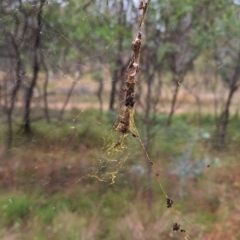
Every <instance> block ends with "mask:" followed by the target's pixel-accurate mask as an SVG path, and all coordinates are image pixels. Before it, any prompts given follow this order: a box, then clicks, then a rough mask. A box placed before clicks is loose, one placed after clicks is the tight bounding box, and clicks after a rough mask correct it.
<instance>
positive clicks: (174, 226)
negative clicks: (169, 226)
mask: <svg viewBox="0 0 240 240" xmlns="http://www.w3.org/2000/svg"><path fill="white" fill-rule="evenodd" d="M179 229H180V224H178V223H173V231H178V230H179Z"/></svg>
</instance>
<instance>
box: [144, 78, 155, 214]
mask: <svg viewBox="0 0 240 240" xmlns="http://www.w3.org/2000/svg"><path fill="white" fill-rule="evenodd" d="M153 76H154V75H153V74H151V75H150V76H148V77H147V79H148V82H147V87H148V88H147V96H146V114H145V123H146V135H147V141H146V144H145V150H146V152H149V150H150V140H151V136H150V129H151V119H150V110H151V104H152V102H151V96H152V83H153ZM146 165H147V185H148V198H147V206H148V209H149V210H151V209H152V197H153V196H152V195H153V194H152V192H153V190H152V165H151V163H150V162H149V159H147V158H146Z"/></svg>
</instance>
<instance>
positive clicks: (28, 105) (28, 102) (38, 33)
mask: <svg viewBox="0 0 240 240" xmlns="http://www.w3.org/2000/svg"><path fill="white" fill-rule="evenodd" d="M44 3H45V0H41V1H40V6H39V11H38V13H37V28H36V38H35V42H34V46H33V58H34V59H33V77H32V81H31V84H30V87H29V88H28V90H27V92H26V100H25V113H24V122H23V128H24V132H25V133H26V134H29V133H30V132H31V120H30V113H31V101H32V96H33V91H34V88H35V86H36V83H37V79H38V73H39V68H40V67H39V59H38V51H39V49H40V40H41V29H42V9H43V5H44Z"/></svg>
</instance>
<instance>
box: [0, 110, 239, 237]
mask: <svg viewBox="0 0 240 240" xmlns="http://www.w3.org/2000/svg"><path fill="white" fill-rule="evenodd" d="M77 113H78V114H77ZM77 115H79V112H76V111H75V110H73V111H69V112H67V113H66V119H65V121H63V122H59V121H57V120H53V121H52V123H51V124H47V123H46V122H45V121H44V120H41V121H39V122H34V123H33V134H32V136H31V137H30V138H25V137H24V136H23V135H22V133H21V132H17V128H16V129H15V133H16V132H17V133H16V135H15V140H14V146H15V148H14V149H15V150H14V151H13V154H12V156H8V159H6V160H7V161H5V164H6V163H8V165H6V166H5V165H3V166H2V167H3V169H5V167H7V166H8V167H9V168H11V171H10V178H11V177H13V176H16V178H17V180H16V181H17V190H16V188H14V187H12V188H11V187H9V188H7V187H6V186H5V185H3V186H5V188H6V189H5V190H2V192H1V195H0V209H1V212H2V216H1V220H0V224H1V225H0V227H1V229H2V231H10V232H11V231H15V232H16V233H20V232H21V237H22V238H21V239H46V240H47V239H49V240H50V239H51V240H52V239H69V240H74V239H91V238H92V239H106V240H108V239H109V240H110V239H111V240H114V239H121V238H122V239H134V238H135V237H134V236H135V235H134V234H135V233H134V231H135V230H134V229H132V226H131V222H132V223H133V224H134V226H138V227H139V228H141V226H143V228H144V229H145V232H146V233H147V232H148V234H150V235H149V236H148V237H149V239H153V240H155V239H159V238H160V236H161V237H162V238H161V239H163V240H165V239H169V232H171V224H172V223H171V220H173V221H175V219H177V221H179V222H181V226H182V227H183V228H186V230H187V231H188V232H190V234H191V233H193V232H194V231H195V230H194V228H193V227H192V225H191V224H188V222H186V221H184V218H183V217H182V218H181V217H179V215H178V214H175V213H174V212H171V211H169V209H167V208H166V202H165V197H164V195H163V193H162V191H161V188H160V187H159V185H158V183H157V181H156V179H155V177H154V175H153V176H152V187H153V202H152V211H151V212H149V211H148V209H147V206H146V202H147V197H148V195H147V189H148V185H147V179H146V175H145V174H140V173H136V172H134V171H133V169H134V168H133V167H136V166H137V167H139V166H140V168H143V169H144V168H145V156H144V153H143V150H142V148H141V146H140V144H139V143H138V142H137V141H136V139H135V138H133V137H131V136H129V137H128V138H127V139H126V142H125V145H126V146H127V147H126V149H125V150H124V151H123V152H119V153H118V154H115V155H108V154H107V152H106V150H107V147H108V144H109V142H111V141H112V142H114V141H116V139H118V133H116V132H114V131H112V130H113V124H114V122H115V120H116V114H114V113H113V112H108V113H103V115H101V116H100V115H99V112H98V111H94V110H89V111H84V112H82V113H81V114H80V115H79V116H78V118H77V119H76V116H77ZM73 119H74V121H73ZM136 120H137V126H138V129H139V132H140V133H141V137H142V140H143V142H144V141H145V140H146V138H145V127H144V125H143V122H142V121H141V120H140V118H139V116H136ZM165 120H166V115H164V114H159V115H158V116H157V117H156V120H155V122H154V123H153V126H152V129H153V133H154V134H153V135H152V138H151V141H150V143H151V146H150V148H149V149H150V152H149V155H150V156H151V159H152V160H153V162H154V166H155V167H156V169H157V170H158V171H159V173H160V176H159V180H160V182H161V183H162V185H163V187H164V189H165V191H166V192H167V194H168V195H169V196H170V197H171V198H172V199H173V200H174V206H175V207H176V208H177V209H178V210H179V211H180V212H181V213H182V214H183V216H184V217H186V218H189V219H190V220H191V222H193V226H196V227H198V228H200V229H204V231H207V232H211V231H212V229H213V228H214V226H215V224H216V223H218V224H224V223H223V221H221V222H219V221H218V220H219V219H220V218H219V213H220V214H221V215H222V216H224V219H226V221H231V219H230V218H231V216H232V215H233V213H234V211H236V206H235V202H234V199H236V198H238V197H239V196H238V193H237V192H236V187H234V186H233V184H232V183H231V179H232V178H231V176H230V175H229V172H231V173H233V174H234V176H235V175H236V176H235V178H234V179H235V180H234V181H236V182H237V181H238V177H237V176H238V172H237V169H238V159H239V153H238V143H239V140H240V134H239V131H238V129H239V128H240V123H239V122H240V121H239V117H238V116H237V115H236V116H232V117H231V119H230V125H229V129H228V133H229V134H228V139H229V143H230V144H229V147H228V148H226V149H225V150H224V151H222V152H221V153H217V152H216V151H214V150H213V149H212V147H211V144H212V136H213V133H214V131H215V127H214V118H213V116H211V115H203V116H202V118H201V123H202V125H201V127H199V122H198V120H197V119H196V116H194V115H193V116H188V115H186V114H185V115H176V116H175V117H174V120H173V124H172V126H170V127H166V126H165V125H164V124H165ZM201 129H204V130H205V131H206V132H208V133H209V134H210V136H211V137H210V139H204V140H199V141H197V143H196V145H195V146H194V148H193V153H192V156H191V158H190V160H191V161H195V160H196V159H198V158H201V157H202V156H209V158H211V159H215V158H219V159H220V161H221V165H220V166H216V165H214V163H213V164H211V167H210V168H206V169H204V170H203V172H202V173H201V174H200V175H197V176H195V177H194V179H187V180H186V181H185V183H184V184H185V185H184V188H185V190H186V193H187V195H186V196H184V197H180V196H179V195H178V192H179V188H181V187H182V186H181V184H182V182H181V181H180V179H179V178H178V177H177V176H176V175H174V174H173V173H172V170H174V168H173V166H174V164H176V166H177V164H179V162H177V161H176V159H178V158H179V157H181V156H183V155H184V154H185V152H186V150H187V149H188V147H189V146H190V144H191V142H192V141H193V139H195V137H196V136H197V135H198V134H199V133H200V130H201ZM1 134H2V135H1V136H0V137H1V139H2V140H3V139H4V137H5V135H4V134H3V133H1ZM107 140H108V141H107ZM128 153H129V155H128ZM126 156H128V158H127V161H126V162H125V163H124V165H123V167H122V168H121V169H117V170H118V171H117V172H116V179H115V184H111V178H110V174H109V173H110V172H114V171H115V170H116V169H115V168H114V166H116V165H114V164H115V163H116V164H117V163H118V162H119V161H120V160H121V159H124V158H125V157H126ZM101 158H102V159H107V160H115V162H111V164H109V165H107V166H105V167H103V168H99V169H98V171H97V174H99V175H96V176H100V175H101V174H103V175H104V174H105V175H104V176H108V178H105V180H107V181H106V182H101V181H98V180H97V178H90V177H89V176H87V175H86V173H87V171H88V170H91V169H92V168H93V167H96V166H101V164H100V163H99V159H101ZM15 163H18V165H17V167H13V166H15V165H14V164H15ZM69 166H70V167H69ZM233 169H234V171H233ZM1 171H2V170H1ZM51 171H55V172H54V174H55V175H54V174H52V175H51ZM96 176H95V177H96ZM227 176H228V178H227V179H228V181H225V182H224V184H223V183H222V181H223V179H226V177H227ZM4 178H5V177H4ZM4 178H1V181H5V180H4ZM8 178H9V177H8ZM2 184H3V183H2ZM9 191H10V192H9ZM228 191H229V192H232V193H233V194H232V195H231V194H230V195H229V192H228ZM227 196H230V197H231V196H232V199H230V200H229V199H228V197H227ZM16 226H20V227H18V228H16ZM22 226H24V230H23V227H22ZM20 229H22V230H20ZM153 229H154V230H153ZM90 233H91V234H93V236H90V235H89V234H90ZM194 234H195V235H194V236H193V239H198V236H200V235H201V233H199V235H198V233H195V232H194ZM0 235H1V233H0ZM144 236H145V235H144ZM0 237H1V236H0ZM145 237H147V236H145ZM199 239H200V238H199Z"/></svg>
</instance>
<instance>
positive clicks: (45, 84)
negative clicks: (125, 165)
mask: <svg viewBox="0 0 240 240" xmlns="http://www.w3.org/2000/svg"><path fill="white" fill-rule="evenodd" d="M41 56H42V66H43V70H44V71H45V81H44V85H43V101H44V115H45V118H46V121H47V123H50V121H51V120H50V116H49V111H48V99H47V97H48V93H47V88H48V80H49V74H48V68H47V66H46V64H45V61H44V56H43V55H42V54H41Z"/></svg>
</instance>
